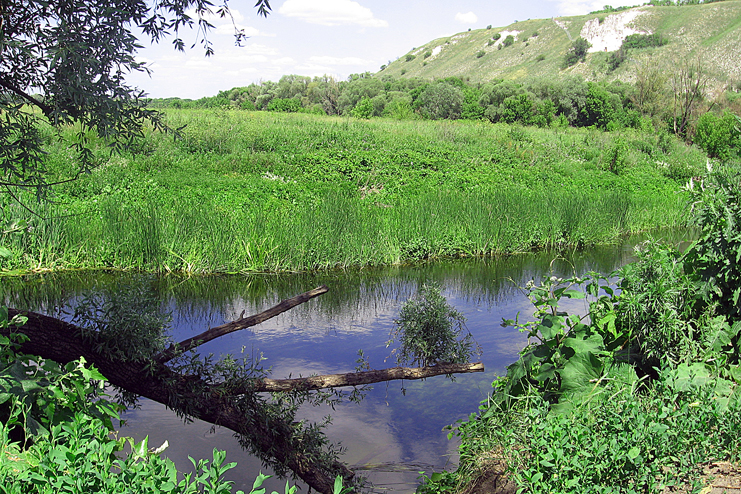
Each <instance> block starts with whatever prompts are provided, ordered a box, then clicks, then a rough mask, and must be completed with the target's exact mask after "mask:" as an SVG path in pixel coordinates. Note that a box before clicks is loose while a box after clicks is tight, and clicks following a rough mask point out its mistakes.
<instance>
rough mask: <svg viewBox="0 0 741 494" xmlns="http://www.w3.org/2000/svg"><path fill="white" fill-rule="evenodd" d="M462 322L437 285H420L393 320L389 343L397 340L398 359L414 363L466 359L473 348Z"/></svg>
mask: <svg viewBox="0 0 741 494" xmlns="http://www.w3.org/2000/svg"><path fill="white" fill-rule="evenodd" d="M465 321H466V318H465V317H464V316H463V314H461V313H460V312H458V311H457V310H455V309H454V308H453V307H452V306H450V305H449V304H448V302H447V301H446V300H445V297H443V295H442V294H441V293H440V286H438V285H434V284H429V285H428V284H424V285H422V287H421V288H420V289H419V292H418V293H417V295H416V296H415V297H414V298H412V299H410V300H408V301H407V302H406V303H405V304H404V306H403V307H402V308H401V312H400V313H399V318H398V319H395V320H394V329H393V331H392V334H391V340H390V342H391V341H394V340H396V339H398V340H399V343H400V347H399V349H398V351H397V361H398V362H399V364H409V365H417V366H429V365H435V364H438V363H443V362H446V363H456V364H463V363H466V362H468V361H469V360H470V358H471V356H472V355H473V353H474V349H473V337H472V336H471V334H470V333H468V331H467V330H465ZM464 333H467V334H464ZM461 336H463V338H461V339H459V337H461ZM390 342H389V343H390Z"/></svg>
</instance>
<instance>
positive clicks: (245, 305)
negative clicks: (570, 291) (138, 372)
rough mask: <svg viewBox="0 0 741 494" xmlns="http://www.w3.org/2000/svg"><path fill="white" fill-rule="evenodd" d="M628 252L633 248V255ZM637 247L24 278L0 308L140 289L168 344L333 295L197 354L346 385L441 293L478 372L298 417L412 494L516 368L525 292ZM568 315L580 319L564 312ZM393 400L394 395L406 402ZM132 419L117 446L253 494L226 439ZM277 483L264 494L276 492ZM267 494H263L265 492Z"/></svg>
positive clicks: (384, 390)
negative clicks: (215, 461)
mask: <svg viewBox="0 0 741 494" xmlns="http://www.w3.org/2000/svg"><path fill="white" fill-rule="evenodd" d="M633 243H634V242H633ZM633 243H629V244H624V245H616V246H611V247H600V248H597V249H590V250H589V251H584V252H575V253H572V254H571V255H569V256H568V258H569V261H564V260H559V261H555V262H553V263H551V261H552V260H553V258H554V255H553V254H549V253H540V254H528V255H519V256H512V257H509V258H503V259H488V260H481V259H477V260H469V261H455V262H453V261H450V262H439V263H435V264H423V265H418V266H408V267H401V268H384V269H365V270H358V271H343V272H331V273H319V274H317V273H313V274H301V275H290V276H289V275H257V276H229V277H227V276H211V277H198V278H180V277H173V276H167V277H154V276H151V275H141V274H109V273H71V274H65V275H61V274H57V275H43V276H30V277H25V278H24V279H22V280H20V281H19V280H9V279H4V280H2V281H0V283H1V285H0V289H2V291H1V292H0V296H2V297H3V298H4V299H5V300H6V303H8V304H9V305H11V306H15V307H18V308H29V309H34V310H40V311H42V312H46V313H50V314H56V315H60V314H62V311H64V310H65V307H66V310H67V311H69V307H70V306H72V305H74V301H75V300H76V299H77V298H78V297H80V296H81V294H83V293H85V292H86V291H89V290H102V291H104V292H105V291H106V290H115V287H116V286H120V284H121V283H147V284H149V285H150V286H151V289H152V290H154V291H155V292H156V293H158V294H159V295H160V296H161V298H162V300H163V308H165V309H166V310H168V311H171V313H172V316H173V324H172V335H173V338H174V339H175V340H178V341H179V340H182V339H185V338H188V337H190V336H193V335H194V334H197V333H199V332H201V331H203V330H205V329H206V328H208V327H212V326H216V325H219V324H223V323H224V322H226V321H231V320H233V319H235V318H237V317H239V315H240V314H241V312H242V311H243V310H244V311H245V314H246V315H249V314H253V313H256V312H259V311H261V310H264V309H266V308H268V307H270V306H272V305H273V304H275V303H277V302H278V301H279V300H282V299H284V298H288V297H291V296H293V295H296V294H298V293H301V292H303V291H306V290H309V289H311V288H314V287H316V286H319V285H321V284H326V285H327V286H328V287H329V288H330V292H329V293H327V294H325V295H323V296H321V297H319V298H318V299H315V300H312V301H310V302H308V303H306V304H304V305H302V306H299V307H297V308H295V309H293V310H292V311H290V312H288V313H285V314H282V315H280V316H278V317H276V318H274V319H272V320H269V321H267V322H265V323H263V324H260V325H258V326H256V327H254V328H251V329H248V330H243V331H241V332H239V333H234V334H231V335H227V336H225V337H222V338H220V339H219V340H215V341H213V342H210V343H208V344H206V345H204V346H203V347H202V348H201V351H202V353H209V352H210V353H214V354H215V355H219V354H222V353H232V354H238V353H239V352H240V351H241V350H242V349H243V348H244V352H246V354H247V355H252V356H256V355H259V354H263V355H264V356H265V357H266V358H267V360H265V361H264V364H265V366H266V367H268V366H269V367H271V368H272V372H273V376H274V377H278V378H280V377H288V376H289V375H290V376H293V377H297V376H301V375H303V376H307V375H310V374H325V373H337V372H351V371H353V370H354V369H355V365H356V359H357V352H358V350H359V349H363V351H364V353H365V356H366V357H367V358H368V361H369V363H370V365H371V367H372V368H376V369H378V368H384V367H392V366H394V365H396V362H395V361H394V359H393V357H390V350H391V349H390V348H387V347H386V342H387V340H388V337H389V331H390V330H391V328H392V325H393V320H394V318H395V317H396V316H397V315H398V312H399V310H400V308H401V305H402V304H403V303H404V301H406V300H407V299H408V298H409V297H411V296H412V295H413V294H414V293H415V292H416V290H417V288H418V287H419V286H420V285H421V284H422V283H425V282H431V281H434V282H438V283H440V284H441V285H442V286H443V294H444V295H445V296H446V297H447V298H448V301H449V303H451V304H452V305H453V306H455V307H456V308H457V309H458V310H459V311H461V312H463V314H464V315H465V316H466V318H467V327H468V329H469V330H470V331H471V333H472V334H473V335H474V338H475V339H476V341H477V342H478V344H479V345H480V346H481V347H482V348H483V355H482V356H481V360H482V361H483V362H484V364H485V366H486V372H484V373H477V374H463V375H458V376H457V377H456V379H455V382H451V381H450V380H447V379H445V378H444V377H443V376H438V377H434V378H430V379H428V380H426V381H406V382H399V381H395V382H390V383H388V384H384V383H381V384H377V385H375V387H374V389H373V390H372V391H371V392H369V393H368V395H367V396H366V398H365V400H364V401H362V402H361V403H359V404H356V403H345V404H341V405H339V406H338V407H336V410H335V411H334V412H332V411H331V410H330V409H328V408H327V407H322V408H306V409H304V410H302V414H303V416H304V417H305V418H306V419H309V420H321V419H322V418H323V417H324V416H326V415H328V414H330V413H331V416H332V424H331V425H330V426H329V427H328V429H327V434H328V436H329V437H330V439H331V440H333V441H339V442H341V443H342V444H343V446H345V447H346V448H347V449H346V452H345V454H344V457H343V460H344V461H346V462H347V463H348V464H350V465H351V466H354V467H358V468H359V469H360V470H359V473H361V474H363V475H368V476H369V478H370V479H371V480H372V481H373V482H374V483H375V484H376V485H377V486H378V487H379V488H380V489H381V490H379V491H378V492H381V491H384V492H385V491H388V489H391V490H392V491H393V492H414V488H415V486H416V482H417V481H416V477H417V476H418V472H419V471H420V470H426V471H428V472H429V471H430V470H432V469H438V470H439V469H442V468H444V467H446V466H447V467H452V466H453V465H454V464H455V461H456V458H455V455H456V447H457V443H456V442H455V439H454V440H452V441H448V439H447V432H448V431H445V430H443V428H444V427H445V426H447V425H450V424H453V423H454V422H455V421H456V420H459V419H464V418H466V417H468V415H469V414H471V413H474V412H475V411H476V410H477V408H478V404H479V402H480V401H481V400H484V399H486V397H487V395H488V393H489V391H490V389H491V382H492V380H493V379H494V378H495V376H496V375H501V374H503V373H505V372H506V366H507V365H509V364H510V363H512V362H513V361H514V360H515V359H516V358H517V353H518V351H519V350H520V349H521V348H522V347H523V346H524V344H525V343H526V339H525V337H524V335H522V334H520V333H519V332H518V331H517V330H516V329H514V328H511V327H510V328H503V327H502V326H501V321H502V318H514V316H515V315H516V314H517V313H518V312H520V313H521V318H523V317H527V316H529V315H531V314H532V307H531V305H530V303H529V301H528V300H527V298H526V297H525V295H524V294H523V293H522V292H520V291H519V290H518V289H517V286H524V285H525V283H527V281H528V280H530V279H535V280H536V281H537V280H539V279H541V278H542V277H543V276H546V275H548V276H550V275H551V269H553V273H552V274H555V275H556V276H559V277H565V276H571V275H573V274H574V273H578V274H582V273H584V272H586V271H590V270H595V271H600V272H603V273H609V272H611V271H612V270H614V269H616V268H618V267H619V266H621V265H623V264H625V263H626V262H628V260H629V259H630V256H631V253H632V245H633ZM566 310H568V311H570V312H572V311H581V312H583V311H584V310H585V308H584V301H573V302H571V305H570V306H567V307H566ZM402 389H403V390H404V391H403V392H402ZM141 405H142V406H141V408H140V409H138V410H133V411H130V412H127V413H125V415H124V418H125V419H126V421H127V425H126V426H125V427H123V428H122V431H121V432H122V434H125V435H131V436H133V437H135V438H137V439H142V438H143V437H144V436H146V435H148V436H149V441H150V446H159V445H160V444H161V443H162V442H163V441H164V440H168V441H169V444H170V448H169V449H168V450H167V451H166V453H165V454H166V455H167V456H169V457H171V458H172V459H173V460H174V461H175V462H176V463H177V464H178V467H179V468H180V469H183V470H188V469H190V462H189V461H188V459H187V457H188V456H192V457H194V458H196V459H197V458H210V457H211V450H212V449H213V448H219V449H225V450H226V451H227V452H228V456H227V460H228V461H237V462H238V467H237V468H235V469H234V470H232V471H231V472H230V473H229V475H228V478H229V479H230V480H234V481H235V483H236V485H235V489H234V491H236V490H237V489H243V490H245V491H246V492H249V489H250V487H251V485H252V481H253V480H254V477H255V475H256V474H257V472H258V471H259V470H260V469H261V468H260V464H259V462H258V461H257V460H256V459H254V458H251V457H250V456H249V455H247V454H246V453H245V452H243V451H241V449H240V447H239V445H238V444H237V441H236V440H235V439H234V438H233V437H232V435H231V433H230V432H229V431H226V430H221V429H217V430H215V431H213V432H210V431H211V426H210V425H209V424H205V423H202V422H199V421H196V422H194V423H190V424H183V423H182V421H181V420H179V419H178V418H177V417H176V416H175V414H174V413H172V412H169V411H167V410H165V408H164V407H163V406H161V405H159V404H157V403H153V402H150V401H148V400H142V403H141ZM283 485H284V482H282V481H272V480H271V481H269V482H268V484H267V487H268V488H269V489H275V490H279V491H281V492H282V491H283ZM269 492H270V490H269Z"/></svg>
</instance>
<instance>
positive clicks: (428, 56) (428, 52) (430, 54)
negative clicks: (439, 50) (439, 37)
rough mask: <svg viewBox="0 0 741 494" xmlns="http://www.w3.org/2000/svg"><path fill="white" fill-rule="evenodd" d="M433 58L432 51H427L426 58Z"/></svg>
mask: <svg viewBox="0 0 741 494" xmlns="http://www.w3.org/2000/svg"><path fill="white" fill-rule="evenodd" d="M431 56H432V51H430V50H427V51H426V52H425V54H424V58H430V57H431Z"/></svg>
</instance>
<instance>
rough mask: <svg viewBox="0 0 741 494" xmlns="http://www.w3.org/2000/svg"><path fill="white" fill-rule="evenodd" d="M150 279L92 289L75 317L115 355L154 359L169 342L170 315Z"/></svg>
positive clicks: (88, 336)
mask: <svg viewBox="0 0 741 494" xmlns="http://www.w3.org/2000/svg"><path fill="white" fill-rule="evenodd" d="M146 285H147V284H146V282H144V283H141V284H135V285H131V284H122V285H117V286H114V287H112V289H110V290H106V291H105V292H101V291H98V290H92V291H91V293H93V294H94V295H90V296H87V297H84V298H83V299H82V300H80V302H79V303H78V304H77V306H76V307H75V313H74V317H73V321H74V322H75V323H77V324H78V325H79V326H80V327H81V328H83V330H84V331H85V333H84V334H83V335H82V336H83V338H86V339H88V340H93V339H94V340H95V341H96V342H98V345H99V346H100V348H98V349H97V350H98V351H104V352H106V353H107V354H109V355H110V356H111V358H112V359H115V360H120V361H131V360H146V359H151V358H152V357H154V355H156V354H157V353H159V352H161V351H162V350H163V349H164V348H165V346H166V344H167V343H168V342H169V335H168V334H167V328H168V326H169V323H170V315H169V313H166V312H164V311H163V308H162V306H161V301H160V300H159V299H158V298H157V297H156V296H155V295H154V294H153V293H152V290H151V288H150V287H148V286H146Z"/></svg>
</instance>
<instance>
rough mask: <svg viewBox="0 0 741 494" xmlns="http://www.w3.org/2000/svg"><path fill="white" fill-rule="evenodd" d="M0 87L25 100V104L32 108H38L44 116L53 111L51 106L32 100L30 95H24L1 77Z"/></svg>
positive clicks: (23, 92) (24, 93)
mask: <svg viewBox="0 0 741 494" xmlns="http://www.w3.org/2000/svg"><path fill="white" fill-rule="evenodd" d="M0 86H1V87H4V88H5V89H7V90H8V91H11V92H13V93H15V94H17V95H18V96H20V97H22V98H23V99H24V100H26V101H27V102H29V103H30V104H32V105H34V106H38V107H39V108H40V109H41V111H43V112H44V114H45V115H48V114H50V113H51V112H52V111H53V108H52V107H51V106H49V105H47V104H44V103H42V102H41V101H39V100H37V99H36V98H34V97H33V96H31V95H30V94H28V93H26V92H25V91H23V90H22V89H19V88H17V87H15V86H13V85H12V84H9V83H7V82H5V81H4V80H3V79H2V77H0Z"/></svg>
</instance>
